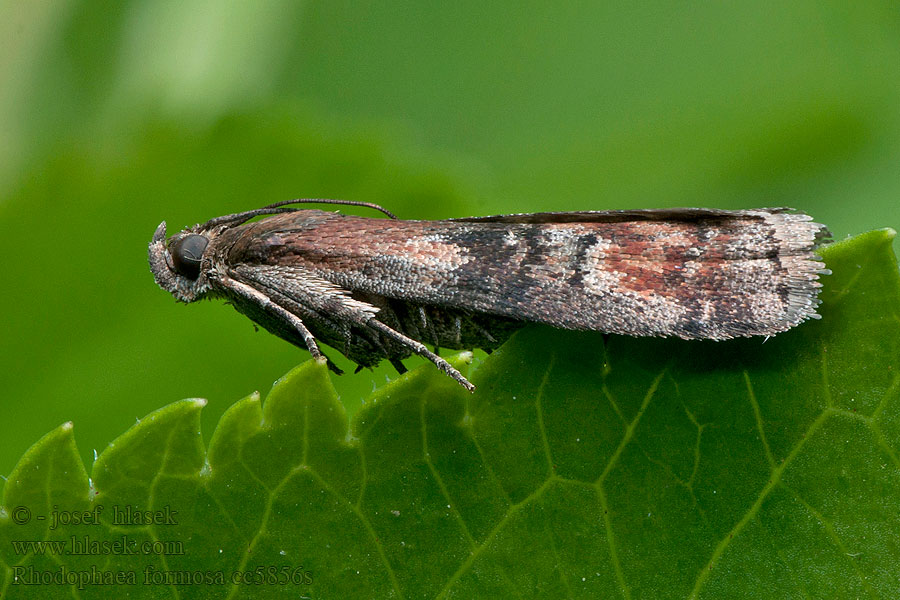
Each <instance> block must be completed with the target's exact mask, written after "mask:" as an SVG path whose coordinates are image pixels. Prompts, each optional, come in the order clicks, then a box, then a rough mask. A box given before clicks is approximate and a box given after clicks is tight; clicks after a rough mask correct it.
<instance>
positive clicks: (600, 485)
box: [0, 230, 900, 598]
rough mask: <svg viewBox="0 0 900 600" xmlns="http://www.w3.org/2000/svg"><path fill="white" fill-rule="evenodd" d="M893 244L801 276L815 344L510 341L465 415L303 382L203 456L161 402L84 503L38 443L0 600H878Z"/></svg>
mask: <svg viewBox="0 0 900 600" xmlns="http://www.w3.org/2000/svg"><path fill="white" fill-rule="evenodd" d="M892 237H893V232H891V231H889V230H883V231H874V232H870V233H868V234H864V235H861V236H858V237H856V238H853V239H850V240H846V241H844V242H840V243H838V244H835V245H834V246H832V247H829V248H826V249H824V250H823V256H824V257H825V259H826V262H827V263H828V265H829V268H831V269H832V270H833V272H834V274H833V275H832V276H830V277H826V278H825V281H826V287H825V289H824V290H823V292H822V299H823V305H822V307H821V309H820V312H821V314H822V316H823V318H822V319H821V320H820V321H816V322H810V323H806V324H804V325H802V326H800V327H798V328H797V329H795V330H792V331H791V332H788V333H785V334H782V335H779V336H777V337H774V338H772V339H769V340H766V341H765V342H763V341H762V340H760V339H747V340H738V341H731V342H684V341H677V340H646V339H631V338H624V337H618V336H611V337H609V338H607V339H605V338H604V336H602V335H599V334H596V333H573V332H563V331H556V330H553V329H549V328H542V327H534V328H528V329H526V330H523V331H521V332H520V333H518V334H517V335H516V336H514V337H513V338H512V339H511V340H510V342H509V343H507V344H506V345H505V346H503V347H502V348H501V349H499V350H498V351H497V352H495V353H494V354H493V355H491V356H490V357H488V358H487V359H485V360H484V361H483V362H482V363H481V364H479V365H476V366H475V368H473V369H471V373H470V375H471V379H472V380H473V382H474V383H475V384H476V385H477V386H478V390H477V391H476V393H475V394H472V395H469V394H467V393H465V392H464V391H463V390H462V389H460V388H459V387H458V386H457V385H456V384H455V383H454V382H453V381H451V380H450V379H449V378H446V377H444V376H443V375H441V374H440V373H438V372H437V371H436V370H435V369H433V368H432V367H430V366H425V367H424V368H420V369H417V370H415V371H413V372H411V373H409V374H407V375H405V376H403V377H401V378H399V379H398V380H397V381H395V382H393V383H392V384H389V385H387V386H385V387H383V388H381V389H379V390H378V391H377V393H376V394H375V395H374V396H373V397H372V398H371V399H370V400H369V402H368V403H367V404H366V406H365V407H363V409H361V410H360V411H359V412H358V413H357V414H356V415H355V417H354V418H353V420H352V422H350V421H349V420H348V417H347V415H346V413H345V412H344V408H343V406H342V404H341V403H340V401H339V399H338V398H337V396H336V394H335V392H334V389H333V388H332V387H331V384H330V381H329V375H328V374H327V371H326V369H325V368H324V366H323V365H320V364H318V363H316V362H314V361H309V362H306V363H304V364H302V365H300V366H299V367H297V368H296V369H295V370H293V371H291V372H290V373H289V374H288V375H286V376H285V378H284V379H282V380H281V381H279V382H278V383H277V384H276V385H275V387H274V388H273V389H272V391H271V392H270V393H269V395H268V396H267V398H266V401H265V403H264V404H261V402H260V399H259V397H258V395H253V396H250V397H248V398H245V399H243V400H241V401H239V402H237V403H236V404H235V405H233V406H232V407H231V408H230V409H229V410H228V411H227V413H226V414H225V415H224V416H223V417H222V419H221V421H220V422H219V425H218V427H217V429H216V431H215V432H214V434H213V436H212V439H211V442H210V445H209V449H208V451H205V450H204V447H203V444H202V438H201V436H200V430H199V414H200V409H201V407H202V406H203V404H204V402H203V401H201V400H183V401H181V402H176V403H174V404H171V405H169V406H167V407H164V408H162V409H160V410H159V411H157V412H155V413H153V414H151V415H149V416H148V417H147V418H145V419H143V420H142V421H141V422H140V423H138V424H137V425H135V426H134V427H133V428H132V429H130V430H129V431H128V432H126V433H125V434H123V435H122V436H121V437H119V438H118V439H117V440H115V441H114V442H113V443H112V444H111V445H110V446H109V447H108V448H107V449H106V450H105V451H104V452H103V453H102V454H101V455H100V457H99V459H98V460H97V461H96V462H95V464H94V466H93V470H92V475H91V477H92V480H91V481H89V480H88V478H87V474H86V472H85V470H84V468H83V466H82V463H81V461H80V459H79V456H78V452H77V448H76V446H75V442H74V437H73V434H72V427H71V424H65V425H63V426H61V427H60V428H58V429H57V430H55V431H53V432H51V433H50V434H48V435H47V436H46V437H45V438H43V439H42V440H41V441H39V442H38V443H37V444H35V446H34V447H32V448H31V449H30V450H29V451H28V452H27V453H26V454H25V456H24V457H23V458H22V459H21V461H20V462H19V464H18V466H17V467H16V469H15V470H14V471H13V473H12V474H11V475H10V478H9V480H8V481H7V483H6V486H5V489H4V498H3V505H2V508H3V511H4V512H3V514H2V516H0V536H2V539H0V560H2V567H0V592H2V595H3V596H4V597H9V598H19V597H23V598H27V597H34V594H35V593H36V591H37V590H39V591H40V594H41V597H44V598H54V597H66V598H71V597H78V598H107V597H111V595H112V596H122V595H123V594H126V593H127V594H130V597H137V598H142V597H147V598H151V597H152V598H170V597H171V598H280V597H290V598H297V597H314V598H390V597H393V598H438V597H446V598H491V597H523V598H532V597H549V598H559V597H571V598H598V597H602V598H617V597H620V598H722V597H728V598H757V597H759V594H760V590H766V595H767V596H770V597H779V598H793V597H798V598H799V597H856V598H893V597H898V596H900V578H898V577H897V572H898V571H897V568H896V565H897V564H900V544H898V542H897V540H898V539H900V536H898V533H900V516H898V512H897V510H896V507H897V506H898V505H900V458H898V457H900V453H898V441H900V398H898V395H900V369H898V364H897V363H898V360H900V352H898V350H900V348H898V344H900V341H898V340H900V318H898V306H900V278H898V272H897V264H896V260H895V259H894V256H893V254H892V252H891V239H892ZM463 356H464V355H461V356H459V357H457V358H456V359H455V360H456V364H460V362H461V360H462V358H463ZM101 506H102V507H103V508H102V509H101V508H100V507H101ZM23 508H24V509H25V510H23ZM54 513H55V514H56V515H57V517H56V518H57V520H58V521H60V523H62V520H65V521H67V523H62V524H61V525H60V526H58V527H55V528H54V527H52V526H53V524H54V521H53V515H54ZM76 515H80V517H79V518H80V520H81V521H83V522H82V523H80V524H74V523H73V522H72V521H73V520H75V519H76ZM91 515H98V519H99V522H91V519H92V517H91ZM38 517H45V518H44V519H39V518H38ZM135 519H137V521H139V522H135ZM84 521H87V522H84ZM37 542H42V543H44V545H43V546H40V545H35V544H36V543H37ZM50 542H59V543H62V546H61V547H59V548H57V549H59V550H60V551H59V552H55V551H54V550H53V549H54V548H56V547H55V546H51V545H48V544H49V543H50ZM79 542H80V543H82V546H80V547H79V548H81V549H82V550H84V551H83V552H81V553H80V554H78V555H75V554H73V553H72V552H71V551H67V550H71V549H72V548H74V547H75V546H76V545H77V544H78V543H79ZM104 542H106V543H107V544H108V545H107V546H104V545H103V543H104ZM116 543H120V546H115V544H116ZM129 544H130V545H129ZM39 548H43V550H42V551H41V550H39ZM91 548H95V549H96V552H94V553H92V552H91V551H90V549H91ZM116 548H119V549H120V550H122V549H126V548H127V549H130V550H134V549H138V550H140V551H137V552H132V551H124V550H123V551H121V552H116V551H115V549H116ZM41 577H44V578H49V579H46V580H42V579H40V578H41ZM54 577H56V578H58V580H57V579H53V578H54ZM117 577H118V578H124V580H122V581H118V583H117V582H116V580H115V579H116V578H117ZM129 577H131V580H129V579H128V578H129ZM92 578H93V579H92ZM104 578H106V579H104ZM28 581H30V582H34V581H37V582H38V583H37V584H34V585H28V584H27V582H28Z"/></svg>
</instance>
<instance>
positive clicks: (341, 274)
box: [150, 205, 827, 389]
mask: <svg viewBox="0 0 900 600" xmlns="http://www.w3.org/2000/svg"><path fill="white" fill-rule="evenodd" d="M279 206H280V205H273V206H270V207H265V208H263V209H259V210H258V211H249V212H247V213H240V214H238V215H229V216H226V217H219V218H217V219H213V220H212V221H210V222H208V223H206V224H204V225H197V226H195V227H193V228H190V229H189V230H185V231H184V232H182V233H180V234H176V235H175V236H172V238H170V240H169V241H168V243H166V242H165V241H164V240H165V227H164V224H163V225H161V226H160V228H159V229H157V232H156V234H155V235H154V237H153V241H152V242H151V244H150V263H151V269H152V270H153V273H154V276H155V278H156V281H157V283H158V284H159V285H160V286H161V287H163V289H166V290H167V291H169V292H171V293H173V294H174V295H175V296H176V298H178V299H180V300H183V301H185V302H190V301H193V300H196V299H199V298H201V297H203V296H205V295H219V296H225V297H228V298H229V299H230V300H232V303H233V304H234V306H235V307H236V308H237V309H238V310H239V311H240V312H242V313H244V314H246V315H247V316H248V317H250V318H251V319H253V320H254V321H256V322H257V323H259V324H260V325H262V326H263V327H265V328H266V329H268V330H269V331H271V332H272V333H275V334H276V335H278V336H280V337H282V338H284V339H286V340H287V341H289V342H291V343H293V344H295V345H298V346H301V347H306V348H308V349H309V350H310V352H311V353H312V354H313V355H314V356H321V351H320V350H319V348H318V345H317V344H316V339H319V340H321V341H324V342H325V343H327V344H328V345H330V346H332V347H334V348H336V349H338V350H339V351H340V352H342V353H343V354H344V355H345V356H347V357H348V358H350V359H351V360H354V361H355V362H357V363H358V364H359V365H360V366H372V365H374V364H377V363H378V362H379V361H380V360H382V359H385V358H387V359H389V360H391V362H392V363H394V365H395V366H398V369H402V363H400V360H402V359H403V358H405V357H407V356H409V355H410V354H411V353H416V354H420V355H422V356H425V357H426V358H428V359H429V360H431V361H432V362H433V363H435V364H436V365H437V366H438V367H439V368H440V369H441V370H443V371H444V372H446V373H448V374H449V375H450V376H451V377H453V378H454V379H456V380H457V381H459V382H460V383H461V384H462V385H464V386H465V387H467V388H468V389H472V386H471V384H470V383H469V382H468V381H467V380H466V379H465V378H464V377H463V376H462V375H461V374H460V373H459V372H458V371H457V370H456V369H454V368H453V367H452V366H450V365H449V364H448V363H447V362H446V361H444V360H443V359H441V358H440V357H439V356H437V355H436V354H435V353H433V352H431V351H429V350H428V349H427V348H426V347H425V345H424V344H425V343H430V344H434V345H435V346H436V347H444V348H451V349H463V348H475V347H477V348H485V349H487V350H490V349H492V348H495V347H497V346H498V345H499V344H500V343H502V342H503V341H504V340H505V339H506V338H507V337H508V336H509V335H510V334H511V333H512V331H514V330H515V329H516V328H518V327H520V326H521V325H522V324H524V323H527V322H539V323H546V324H550V325H554V326H557V327H562V328H568V329H589V330H598V331H604V332H611V333H620V334H625V335H651V336H678V337H682V338H686V339H728V338H732V337H740V336H751V335H766V336H767V335H772V334H775V333H778V332H781V331H784V330H786V329H789V328H790V327H793V326H794V325H797V324H798V323H800V322H802V321H803V320H805V319H807V318H811V317H815V316H816V314H815V307H816V305H817V304H818V300H817V298H816V296H817V293H818V289H819V287H820V286H821V284H820V283H819V281H818V276H819V274H822V273H825V272H827V271H826V270H825V269H824V264H823V263H822V262H821V261H819V259H818V258H817V257H816V256H815V254H814V253H813V249H814V247H815V245H816V243H817V242H818V241H821V240H822V239H823V238H824V237H825V236H826V235H827V230H826V229H825V228H824V227H823V226H822V225H820V224H818V223H814V222H812V220H811V219H810V217H808V216H807V215H805V214H803V213H796V212H789V211H788V210H787V209H757V210H745V211H724V210H710V209H664V210H647V211H607V212H580V213H537V214H521V215H499V216H493V217H472V218H466V219H453V220H447V221H403V220H399V219H372V218H364V217H356V216H345V215H340V214H337V213H333V212H324V211H319V210H301V209H285V208H280V207H279ZM385 212H386V211H385ZM261 214H262V215H271V216H267V217H266V218H263V219H261V220H259V221H255V222H249V223H246V222H245V221H247V219H249V218H252V216H257V215H261ZM388 214H389V213H388ZM198 249H202V256H197V254H199V253H200V252H198ZM329 363H330V361H329ZM332 367H333V365H332Z"/></svg>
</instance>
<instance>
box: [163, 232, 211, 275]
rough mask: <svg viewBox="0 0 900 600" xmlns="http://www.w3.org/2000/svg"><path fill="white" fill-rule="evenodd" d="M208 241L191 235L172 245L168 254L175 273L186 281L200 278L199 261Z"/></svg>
mask: <svg viewBox="0 0 900 600" xmlns="http://www.w3.org/2000/svg"><path fill="white" fill-rule="evenodd" d="M207 244H209V240H208V239H206V238H205V237H204V236H202V235H198V234H196V233H192V234H190V235H186V236H184V237H183V238H181V239H179V240H178V241H176V242H175V243H174V244H172V247H171V248H169V253H170V254H171V255H172V265H173V266H174V267H175V272H176V273H178V274H179V275H182V276H184V277H187V278H188V279H191V280H193V279H197V278H198V277H200V259H201V258H203V251H204V250H206V246H207Z"/></svg>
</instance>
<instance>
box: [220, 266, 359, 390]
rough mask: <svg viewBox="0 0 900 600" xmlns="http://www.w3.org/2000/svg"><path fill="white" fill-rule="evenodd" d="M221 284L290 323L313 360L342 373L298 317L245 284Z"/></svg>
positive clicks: (231, 281) (226, 281) (227, 280)
mask: <svg viewBox="0 0 900 600" xmlns="http://www.w3.org/2000/svg"><path fill="white" fill-rule="evenodd" d="M221 282H222V285H224V286H225V287H227V288H229V289H230V290H232V291H233V292H234V293H236V294H238V295H240V296H242V297H244V298H245V299H247V300H249V301H250V302H253V303H254V304H256V305H258V306H259V307H260V308H262V309H263V310H268V311H270V312H273V313H275V314H276V315H278V316H279V317H280V318H282V319H284V320H285V321H287V322H288V323H290V324H291V327H293V328H294V329H296V330H297V332H298V333H299V334H300V335H301V336H302V337H303V341H304V342H306V347H307V348H308V349H309V353H310V354H312V357H313V358H315V359H316V360H324V361H325V362H326V363H327V364H328V368H329V369H331V370H332V371H334V372H335V373H337V374H338V375H340V374H342V373H343V371H342V370H341V369H340V368H338V366H337V365H335V364H334V363H333V362H331V359H330V358H328V357H327V356H325V355H324V354H323V353H322V350H320V349H319V344H318V343H316V338H315V337H313V334H312V333H311V332H310V330H309V329H307V328H306V325H304V324H303V321H301V320H300V317H298V316H297V315H295V314H294V313H292V312H291V311H289V310H287V309H285V308H284V307H282V306H281V305H279V304H277V303H276V302H273V301H272V299H271V298H269V297H268V296H266V295H265V294H263V293H262V292H260V291H258V290H256V289H254V288H252V287H250V286H249V285H247V284H245V283H241V282H240V281H237V280H235V279H232V278H230V277H222V279H221Z"/></svg>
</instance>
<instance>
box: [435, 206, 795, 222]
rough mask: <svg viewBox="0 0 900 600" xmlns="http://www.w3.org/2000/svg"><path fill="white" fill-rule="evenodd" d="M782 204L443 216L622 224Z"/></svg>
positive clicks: (761, 210)
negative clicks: (731, 207)
mask: <svg viewBox="0 0 900 600" xmlns="http://www.w3.org/2000/svg"><path fill="white" fill-rule="evenodd" d="M792 210H793V209H791V208H786V207H779V208H759V209H753V210H723V209H716V208H650V209H641V210H589V211H580V212H540V213H513V214H508V215H490V216H485V217H462V218H457V219H447V220H448V221H453V222H457V223H530V224H541V223H624V222H627V221H699V220H703V219H722V218H727V219H733V218H735V217H741V216H753V215H754V214H755V215H757V216H758V215H760V214H762V213H767V214H777V213H783V212H791V211H792Z"/></svg>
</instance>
